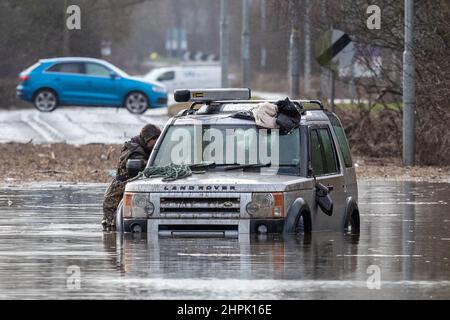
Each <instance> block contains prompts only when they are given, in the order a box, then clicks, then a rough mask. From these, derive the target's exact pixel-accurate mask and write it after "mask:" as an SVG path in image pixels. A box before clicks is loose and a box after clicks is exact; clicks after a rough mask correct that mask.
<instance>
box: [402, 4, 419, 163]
mask: <svg viewBox="0 0 450 320" xmlns="http://www.w3.org/2000/svg"><path fill="white" fill-rule="evenodd" d="M415 82H416V69H415V59H414V0H405V51H404V53H403V164H404V165H405V166H414V165H415V152H416V148H415V114H414V113H415V108H416V90H415Z"/></svg>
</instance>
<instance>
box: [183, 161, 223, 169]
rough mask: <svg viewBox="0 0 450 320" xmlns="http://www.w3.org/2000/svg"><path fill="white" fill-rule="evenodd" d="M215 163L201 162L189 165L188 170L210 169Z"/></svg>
mask: <svg viewBox="0 0 450 320" xmlns="http://www.w3.org/2000/svg"><path fill="white" fill-rule="evenodd" d="M215 166H216V163H215V162H202V163H195V164H190V165H189V168H191V170H194V171H195V170H199V169H200V170H201V169H206V168H211V167H215Z"/></svg>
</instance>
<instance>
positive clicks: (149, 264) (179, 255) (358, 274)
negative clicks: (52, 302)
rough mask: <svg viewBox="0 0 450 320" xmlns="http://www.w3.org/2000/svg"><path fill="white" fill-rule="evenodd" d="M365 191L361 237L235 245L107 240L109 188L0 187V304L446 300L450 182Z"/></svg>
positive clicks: (382, 185) (375, 185)
mask: <svg viewBox="0 0 450 320" xmlns="http://www.w3.org/2000/svg"><path fill="white" fill-rule="evenodd" d="M359 187H360V201H359V206H360V211H361V235H360V236H348V235H343V234H340V233H326V232H325V233H314V234H312V236H311V237H306V238H305V237H295V236H289V237H286V238H283V237H282V236H274V237H269V238H263V237H259V238H258V237H252V238H250V239H248V238H247V239H246V238H243V239H239V240H238V239H224V240H211V239H155V238H149V239H147V236H146V235H142V236H135V237H134V238H133V237H131V236H127V237H125V238H123V237H122V236H120V235H116V234H115V233H110V234H104V233H103V232H102V231H101V229H100V226H99V221H100V218H101V201H102V196H103V192H104V189H105V186H103V185H78V186H77V185H73V186H58V185H45V186H37V185H35V186H27V187H4V188H0V299H79V298H87V299H106V298H109V299H116V298H117V299H130V298H131V299H203V298H209V299H335V298H339V299H360V298H363V299H450V265H449V259H450V204H449V202H450V185H449V184H444V183H443V184H428V183H409V182H398V183H393V182H365V183H360V184H359ZM377 280H380V281H377Z"/></svg>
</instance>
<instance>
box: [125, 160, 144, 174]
mask: <svg viewBox="0 0 450 320" xmlns="http://www.w3.org/2000/svg"><path fill="white" fill-rule="evenodd" d="M126 168H127V173H128V176H129V177H130V178H134V177H136V176H137V175H138V173H139V172H141V171H142V170H144V169H145V161H144V160H142V159H130V160H128V161H127V166H126Z"/></svg>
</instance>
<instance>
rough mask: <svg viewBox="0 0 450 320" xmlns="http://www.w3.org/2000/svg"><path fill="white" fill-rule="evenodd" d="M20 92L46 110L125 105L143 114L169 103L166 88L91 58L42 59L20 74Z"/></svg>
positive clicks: (24, 97) (19, 95)
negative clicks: (64, 106)
mask: <svg viewBox="0 0 450 320" xmlns="http://www.w3.org/2000/svg"><path fill="white" fill-rule="evenodd" d="M20 80H21V83H20V84H19V85H18V87H17V96H18V97H19V98H21V99H23V100H26V101H30V102H33V104H34V106H35V107H36V108H37V109H38V110H40V111H43V112H50V111H53V110H55V109H56V108H57V107H58V106H60V105H83V106H85V105H91V106H114V107H120V106H123V107H125V108H127V109H128V111H130V112H131V113H135V114H142V113H144V112H145V111H147V109H149V108H163V107H167V91H166V89H165V88H163V87H161V86H159V85H157V84H154V83H152V82H148V81H145V80H143V79H139V78H134V77H131V76H129V75H127V74H126V73H125V72H124V71H122V70H120V69H119V68H117V67H115V66H114V65H112V64H110V63H108V62H106V61H103V60H98V59H91V58H54V59H45V60H40V61H39V62H38V63H36V64H35V65H33V66H31V67H29V68H28V69H26V70H25V71H23V72H22V73H21V74H20Z"/></svg>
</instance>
